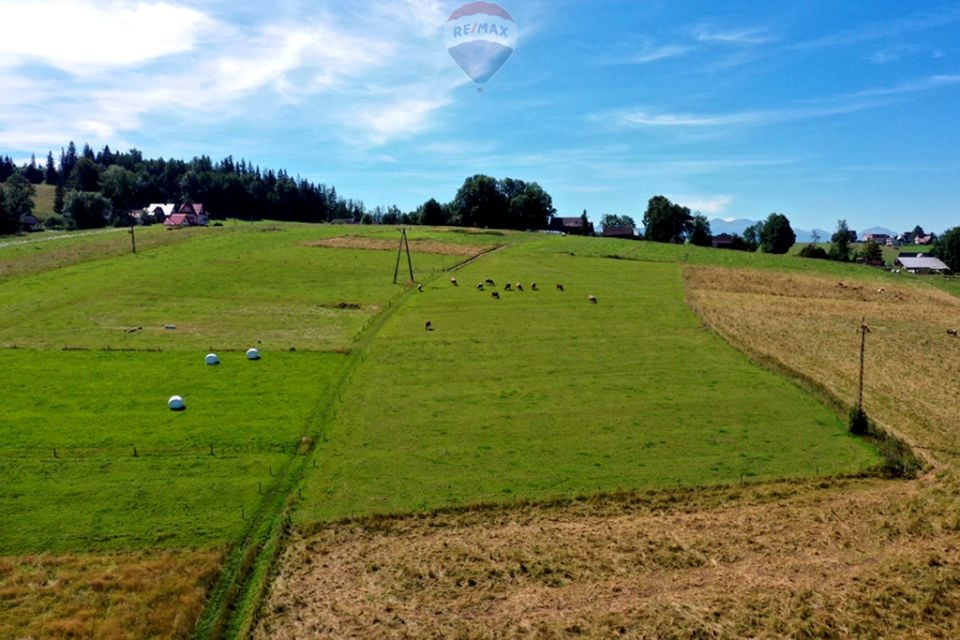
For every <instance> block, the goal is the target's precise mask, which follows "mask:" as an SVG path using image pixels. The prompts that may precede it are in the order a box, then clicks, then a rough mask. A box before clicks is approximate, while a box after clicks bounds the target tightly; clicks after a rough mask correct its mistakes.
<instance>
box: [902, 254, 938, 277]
mask: <svg viewBox="0 0 960 640" xmlns="http://www.w3.org/2000/svg"><path fill="white" fill-rule="evenodd" d="M896 265H897V266H898V267H903V268H904V269H906V270H907V271H909V272H910V273H947V272H949V271H950V267H948V266H947V265H945V264H944V263H943V261H942V260H940V259H939V258H931V257H928V256H922V255H918V256H913V257H910V256H903V255H902V256H900V257H899V258H897V262H896Z"/></svg>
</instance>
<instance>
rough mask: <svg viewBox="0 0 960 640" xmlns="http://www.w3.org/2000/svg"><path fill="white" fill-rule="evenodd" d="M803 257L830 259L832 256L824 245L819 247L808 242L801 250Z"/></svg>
mask: <svg viewBox="0 0 960 640" xmlns="http://www.w3.org/2000/svg"><path fill="white" fill-rule="evenodd" d="M800 257H801V258H815V259H817V260H829V259H830V256H829V255H828V254H827V251H826V250H825V249H824V248H823V247H818V246H817V245H815V244H808V245H806V246H804V247H803V249H801V250H800Z"/></svg>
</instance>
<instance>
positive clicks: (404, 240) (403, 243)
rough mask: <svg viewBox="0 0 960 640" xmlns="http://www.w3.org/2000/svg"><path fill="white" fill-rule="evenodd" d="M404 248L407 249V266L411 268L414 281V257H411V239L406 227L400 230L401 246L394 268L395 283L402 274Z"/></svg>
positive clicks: (411, 280) (411, 278)
mask: <svg viewBox="0 0 960 640" xmlns="http://www.w3.org/2000/svg"><path fill="white" fill-rule="evenodd" d="M404 249H406V251H407V266H408V267H409V268H410V282H413V281H414V278H413V258H411V257H410V241H409V240H408V239H407V229H406V228H403V229H401V230H400V247H399V248H398V249H397V264H396V266H395V267H394V268H393V284H397V278H398V277H399V275H400V257H401V255H402V254H403V251H404Z"/></svg>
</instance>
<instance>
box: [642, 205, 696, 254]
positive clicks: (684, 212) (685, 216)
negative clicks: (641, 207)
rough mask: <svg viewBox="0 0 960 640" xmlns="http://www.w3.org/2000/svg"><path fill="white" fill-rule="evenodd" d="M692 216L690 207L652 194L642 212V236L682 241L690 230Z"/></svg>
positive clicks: (654, 239)
mask: <svg viewBox="0 0 960 640" xmlns="http://www.w3.org/2000/svg"><path fill="white" fill-rule="evenodd" d="M692 224H693V216H691V215H690V209H688V208H687V207H683V206H680V205H679V204H674V203H672V202H670V200H669V199H668V198H666V197H664V196H654V197H652V198H650V201H649V202H648V203H647V211H646V213H644V214H643V226H644V232H643V236H644V238H645V239H647V240H650V241H653V242H672V243H675V244H681V243H683V241H684V239H685V238H686V236H687V234H688V233H689V232H690V231H691V229H692Z"/></svg>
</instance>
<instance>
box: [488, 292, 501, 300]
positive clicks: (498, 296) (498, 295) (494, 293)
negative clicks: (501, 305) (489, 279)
mask: <svg viewBox="0 0 960 640" xmlns="http://www.w3.org/2000/svg"><path fill="white" fill-rule="evenodd" d="M490 297H491V298H494V299H495V300H499V299H500V292H499V291H491V292H490Z"/></svg>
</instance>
